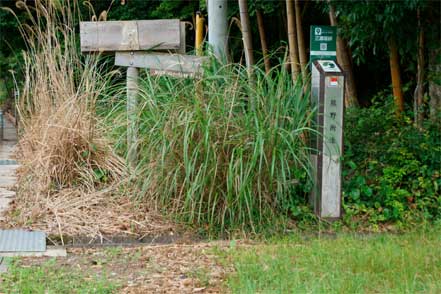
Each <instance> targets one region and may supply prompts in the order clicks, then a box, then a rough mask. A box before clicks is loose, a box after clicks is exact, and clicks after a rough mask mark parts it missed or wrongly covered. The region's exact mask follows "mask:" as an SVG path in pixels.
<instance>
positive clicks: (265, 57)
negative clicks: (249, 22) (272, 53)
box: [256, 9, 271, 73]
mask: <svg viewBox="0 0 441 294" xmlns="http://www.w3.org/2000/svg"><path fill="white" fill-rule="evenodd" d="M256 16H257V27H258V29H259V35H260V45H261V46H262V55H263V63H264V65H265V72H266V73H268V72H269V71H270V70H271V63H270V60H269V57H268V45H267V42H266V35H265V26H264V24H263V16H262V11H260V9H256Z"/></svg>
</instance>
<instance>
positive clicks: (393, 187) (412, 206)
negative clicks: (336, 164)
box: [344, 104, 441, 222]
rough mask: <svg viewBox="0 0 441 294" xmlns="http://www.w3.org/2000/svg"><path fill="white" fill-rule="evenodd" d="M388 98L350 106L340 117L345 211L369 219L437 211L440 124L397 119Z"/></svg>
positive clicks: (436, 214)
mask: <svg viewBox="0 0 441 294" xmlns="http://www.w3.org/2000/svg"><path fill="white" fill-rule="evenodd" d="M391 105H392V104H386V105H374V106H373V107H371V108H369V109H349V111H348V113H347V115H346V119H345V126H346V128H345V154H344V177H345V181H344V197H345V205H346V207H345V210H346V213H347V214H349V215H350V216H352V215H354V214H363V215H366V216H368V219H369V220H370V221H371V222H384V221H403V220H406V219H409V218H410V217H412V216H415V215H416V214H418V215H420V216H422V217H423V218H425V219H427V220H433V219H436V218H440V217H441V197H440V196H441V175H440V168H441V140H440V136H439V125H437V124H436V123H433V122H430V121H427V122H426V123H425V125H424V128H422V129H418V128H416V127H414V126H413V124H412V123H411V121H410V119H409V118H407V117H406V116H403V117H402V118H401V119H397V118H396V116H395V115H394V110H393V109H392V107H391Z"/></svg>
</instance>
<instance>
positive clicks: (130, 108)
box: [127, 67, 139, 168]
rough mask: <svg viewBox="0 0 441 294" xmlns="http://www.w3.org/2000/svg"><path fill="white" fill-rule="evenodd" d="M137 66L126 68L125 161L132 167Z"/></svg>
mask: <svg viewBox="0 0 441 294" xmlns="http://www.w3.org/2000/svg"><path fill="white" fill-rule="evenodd" d="M138 92H139V89H138V68H136V67H128V68H127V149H128V153H127V161H128V163H129V165H130V166H131V167H132V168H134V167H135V166H136V160H137V145H138V144H137V135H138V134H137V133H138V124H137V118H136V116H137V115H136V109H137V104H138V97H137V96H138Z"/></svg>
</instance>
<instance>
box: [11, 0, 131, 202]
mask: <svg viewBox="0 0 441 294" xmlns="http://www.w3.org/2000/svg"><path fill="white" fill-rule="evenodd" d="M16 4H17V7H19V8H22V9H25V10H27V11H28V20H27V22H26V23H22V24H21V25H20V30H21V33H22V34H23V38H24V40H25V41H26V46H27V50H26V51H25V52H24V53H23V55H24V61H25V64H24V66H23V71H24V77H25V80H24V87H23V95H22V96H21V97H20V99H19V105H18V110H19V114H20V121H21V124H22V125H21V132H22V135H21V138H20V142H19V148H20V155H21V156H20V159H21V160H22V161H23V163H24V166H25V168H26V169H27V170H28V171H29V173H32V177H33V186H34V187H33V189H34V191H35V190H37V191H42V192H45V193H46V192H47V191H49V190H53V188H56V189H61V188H65V187H72V186H77V185H80V186H81V185H82V186H89V188H92V189H93V188H94V186H95V183H96V182H98V181H97V176H98V177H99V176H100V175H102V174H103V173H105V174H106V175H107V177H108V178H109V179H110V178H114V179H115V178H119V176H120V175H121V173H122V171H123V167H124V166H123V164H122V162H121V161H120V160H119V159H118V158H117V157H116V156H114V154H113V152H112V149H111V145H110V143H109V142H108V141H107V140H106V139H105V136H104V131H103V126H102V125H100V124H99V122H98V121H97V117H96V115H95V102H96V99H97V97H99V96H100V95H102V94H103V93H105V92H106V91H108V88H109V87H110V83H109V81H110V80H111V76H112V73H108V74H104V73H103V72H104V71H103V68H102V64H101V63H100V62H99V56H93V55H90V56H87V57H82V56H81V53H80V52H79V50H78V47H77V44H76V40H77V33H78V32H77V31H76V30H75V25H76V24H77V23H78V17H79V13H78V11H77V9H78V3H77V1H45V0H37V1H35V6H30V5H28V4H27V3H26V2H22V1H18V2H17V3H16Z"/></svg>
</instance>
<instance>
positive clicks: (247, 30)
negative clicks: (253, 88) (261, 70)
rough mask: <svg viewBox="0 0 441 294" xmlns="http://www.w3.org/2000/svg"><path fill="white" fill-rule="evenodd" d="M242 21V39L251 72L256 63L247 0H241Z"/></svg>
mask: <svg viewBox="0 0 441 294" xmlns="http://www.w3.org/2000/svg"><path fill="white" fill-rule="evenodd" d="M239 13H240V23H241V27H242V39H243V46H244V50H245V61H246V64H247V69H248V72H249V73H251V71H252V65H253V64H254V56H253V41H252V37H251V26H250V16H249V14H248V3H247V0H239Z"/></svg>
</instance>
